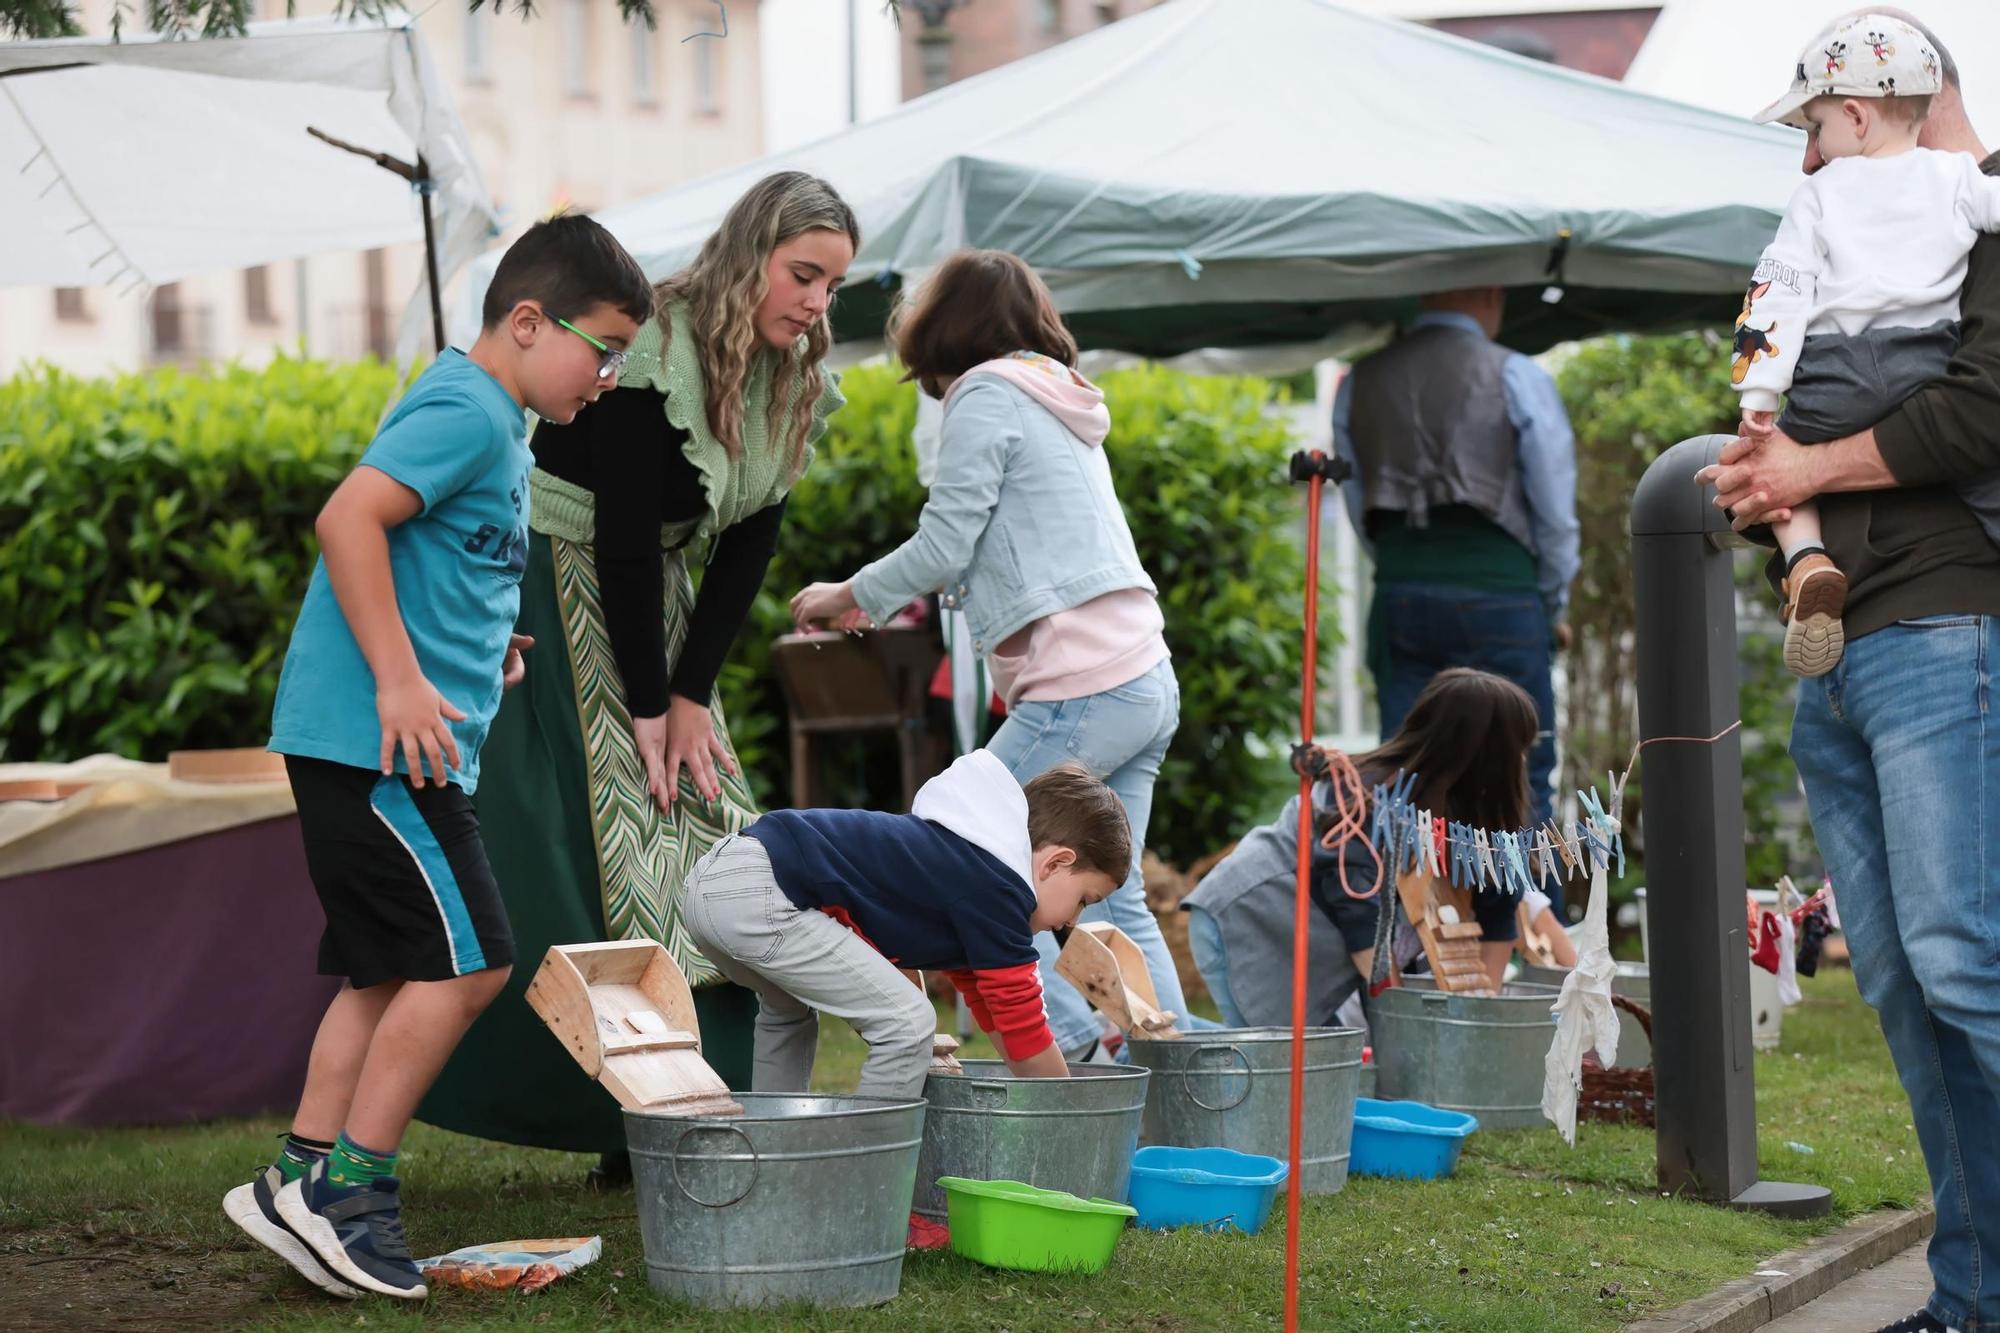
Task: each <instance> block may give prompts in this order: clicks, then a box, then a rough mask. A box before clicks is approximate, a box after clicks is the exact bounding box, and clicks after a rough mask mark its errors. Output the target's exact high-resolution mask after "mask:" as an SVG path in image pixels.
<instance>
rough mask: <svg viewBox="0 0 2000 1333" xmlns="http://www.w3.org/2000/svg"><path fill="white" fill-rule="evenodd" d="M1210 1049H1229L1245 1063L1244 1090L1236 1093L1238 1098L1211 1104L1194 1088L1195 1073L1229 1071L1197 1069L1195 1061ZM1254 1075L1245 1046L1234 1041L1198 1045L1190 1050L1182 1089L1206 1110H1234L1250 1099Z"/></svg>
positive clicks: (1183, 1074)
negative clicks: (1222, 1043)
mask: <svg viewBox="0 0 2000 1333" xmlns="http://www.w3.org/2000/svg"><path fill="white" fill-rule="evenodd" d="M1210 1051H1227V1052H1229V1054H1231V1055H1232V1056H1234V1057H1236V1059H1237V1060H1238V1061H1240V1062H1241V1063H1242V1065H1243V1091H1242V1092H1240V1093H1238V1094H1237V1095H1236V1100H1235V1101H1233V1102H1222V1103H1220V1104H1217V1105H1214V1106H1211V1105H1209V1104H1208V1103H1207V1102H1205V1101H1203V1100H1202V1099H1201V1096H1200V1094H1199V1093H1197V1092H1196V1091H1195V1090H1194V1084H1193V1082H1192V1079H1193V1076H1194V1075H1195V1074H1197V1073H1202V1074H1223V1073H1227V1072H1228V1071H1227V1070H1223V1069H1202V1070H1197V1069H1196V1068H1195V1067H1194V1062H1195V1061H1196V1060H1198V1059H1200V1058H1201V1057H1202V1056H1204V1055H1206V1054H1208V1053H1209V1052H1210ZM1253 1077H1254V1075H1253V1074H1252V1073H1251V1070H1250V1057H1249V1056H1247V1055H1245V1054H1244V1053H1243V1048H1242V1047H1241V1046H1238V1045H1236V1044H1235V1043H1233V1042H1232V1043H1230V1044H1229V1045H1227V1046H1197V1047H1196V1048H1195V1049H1194V1050H1192V1051H1190V1052H1188V1061H1187V1068H1186V1069H1185V1070H1183V1071H1182V1072H1181V1090H1182V1091H1183V1092H1185V1093H1186V1094H1187V1099H1188V1100H1189V1101H1191V1102H1193V1103H1194V1104H1195V1105H1196V1106H1199V1107H1200V1108H1201V1109H1202V1110H1204V1111H1233V1110H1235V1109H1236V1108H1237V1107H1239V1106H1241V1105H1243V1103H1244V1101H1245V1100H1246V1099H1248V1097H1249V1096H1250V1085H1251V1081H1252V1079H1253Z"/></svg>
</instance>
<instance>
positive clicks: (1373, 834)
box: [1368, 782, 1389, 851]
mask: <svg viewBox="0 0 2000 1333" xmlns="http://www.w3.org/2000/svg"><path fill="white" fill-rule="evenodd" d="M1369 800H1370V803H1371V804H1373V806H1374V807H1375V808H1374V810H1373V811H1372V812H1371V813H1370V815H1369V818H1368V841H1369V842H1371V843H1373V844H1374V845H1375V849H1376V850H1377V851H1380V850H1381V849H1382V848H1383V847H1385V846H1387V845H1388V842H1389V789H1388V788H1387V787H1385V786H1383V785H1382V784H1381V783H1379V782H1378V783H1376V784H1375V790H1374V791H1373V793H1372V794H1371V795H1370V797H1369Z"/></svg>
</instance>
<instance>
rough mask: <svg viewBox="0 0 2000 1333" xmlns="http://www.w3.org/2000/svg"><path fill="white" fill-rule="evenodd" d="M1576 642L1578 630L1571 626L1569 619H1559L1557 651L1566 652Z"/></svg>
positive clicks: (1557, 625)
mask: <svg viewBox="0 0 2000 1333" xmlns="http://www.w3.org/2000/svg"><path fill="white" fill-rule="evenodd" d="M1575 642H1576V631H1575V630H1573V629H1571V628H1570V627H1569V622H1568V621H1567V620H1558V621H1557V622H1556V651H1557V652H1560V653H1566V652H1568V651H1569V650H1570V647H1571V645H1573V644H1574V643H1575Z"/></svg>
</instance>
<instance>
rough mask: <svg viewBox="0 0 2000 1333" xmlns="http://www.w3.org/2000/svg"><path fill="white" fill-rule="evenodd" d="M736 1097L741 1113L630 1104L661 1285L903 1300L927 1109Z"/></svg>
mask: <svg viewBox="0 0 2000 1333" xmlns="http://www.w3.org/2000/svg"><path fill="white" fill-rule="evenodd" d="M733 1095H734V1096H735V1098H736V1100H738V1101H739V1102H741V1103H743V1109H744V1112H745V1113H744V1114H743V1115H742V1116H740V1117H735V1116H731V1117H716V1116H701V1117H691V1116H668V1115H651V1114H648V1113H646V1112H644V1111H627V1112H626V1113H625V1137H626V1140H627V1142H628V1143H629V1144H630V1145H631V1149H632V1180H633V1187H634V1188H635V1190H636V1191H637V1194H638V1203H639V1236H640V1239H641V1241H642V1242H643V1243H644V1246H645V1251H646V1278H647V1281H649V1282H650V1283H652V1286H653V1289H654V1290H655V1291H660V1292H665V1293H667V1294H668V1295H670V1296H677V1297H679V1298H680V1299H682V1300H684V1301H688V1302H691V1303H692V1304H695V1305H701V1306H707V1307H709V1308H711V1309H722V1308H726V1307H731V1306H757V1305H778V1304H782V1303H785V1302H788V1301H806V1302H809V1303H811V1304H813V1305H826V1306H856V1305H880V1304H882V1303H883V1302H884V1301H889V1300H894V1299H895V1296H896V1290H897V1287H898V1285H899V1284H900V1283H901V1282H902V1277H903V1248H904V1245H905V1243H906V1242H907V1240H908V1238H909V1226H910V1186H911V1184H912V1183H913V1182H914V1181H915V1180H916V1177H917V1152H918V1149H919V1148H921V1146H922V1145H923V1138H924V1104H923V1103H922V1102H914V1101H897V1100H894V1099H891V1098H886V1097H819V1096H806V1095H804V1094H793V1093H752V1092H738V1093H735V1094H733Z"/></svg>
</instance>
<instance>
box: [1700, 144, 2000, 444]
mask: <svg viewBox="0 0 2000 1333" xmlns="http://www.w3.org/2000/svg"><path fill="white" fill-rule="evenodd" d="M1988 231H2000V177H1992V176H1987V175H1984V174H1982V173H1981V172H1980V170H1979V160H1978V159H1977V158H1975V157H1973V156H1972V155H1971V154H1970V153H1944V152H1937V151H1935V150H1932V149H1928V148H1913V149H1911V150H1910V151H1908V152H1906V153H1898V154H1895V155H1894V156H1891V157H1841V158H1835V159H1834V160H1833V161H1831V162H1829V163H1827V164H1826V165H1825V166H1824V167H1822V168H1821V169H1820V170H1819V171H1818V172H1817V173H1815V174H1814V175H1811V176H1808V177H1807V178H1806V179H1805V180H1804V182H1802V183H1801V184H1800V185H1799V188H1798V190H1797V192H1796V193H1794V194H1793V195H1792V201H1791V203H1790V204H1788V205H1787V206H1786V208H1785V218H1784V221H1783V222H1782V223H1780V224H1779V226H1778V235H1777V237H1776V239H1774V240H1773V241H1772V242H1771V244H1770V247H1769V248H1768V249H1766V250H1765V251H1764V256H1763V258H1762V259H1761V260H1760V261H1759V262H1758V264H1757V272H1756V275H1755V276H1754V277H1753V278H1752V279H1751V285H1750V291H1749V294H1748V295H1747V296H1746V297H1745V298H1744V303H1743V313H1742V315H1741V316H1739V317H1738V319H1737V322H1736V348H1735V362H1734V366H1733V370H1732V374H1731V379H1732V381H1733V382H1734V383H1735V385H1736V387H1737V390H1738V392H1739V393H1740V394H1741V395H1742V403H1743V407H1744V409H1745V410H1746V411H1764V412H1774V411H1776V410H1777V408H1778V405H1779V401H1780V399H1781V398H1782V396H1783V395H1784V393H1785V391H1786V390H1788V389H1790V388H1791V385H1792V372H1793V370H1794V368H1795V367H1796V366H1797V365H1798V360H1799V351H1800V349H1801V346H1802V345H1803V343H1804V341H1805V337H1806V335H1807V334H1821V333H1840V334H1847V335H1849V336H1852V335H1854V334H1857V333H1861V332H1864V331H1866V330H1868V329H1881V328H1914V329H1922V328H1929V327H1930V326H1931V325H1933V324H1936V323H1938V322H1939V321H1941V320H1953V319H1957V318H1958V291H1959V288H1960V287H1962V286H1964V285H1965V265H1966V256H1967V255H1968V254H1970V253H1971V250H1972V245H1973V242H1974V241H1976V240H1978V239H1979V235H1980V233H1981V232H1988Z"/></svg>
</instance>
